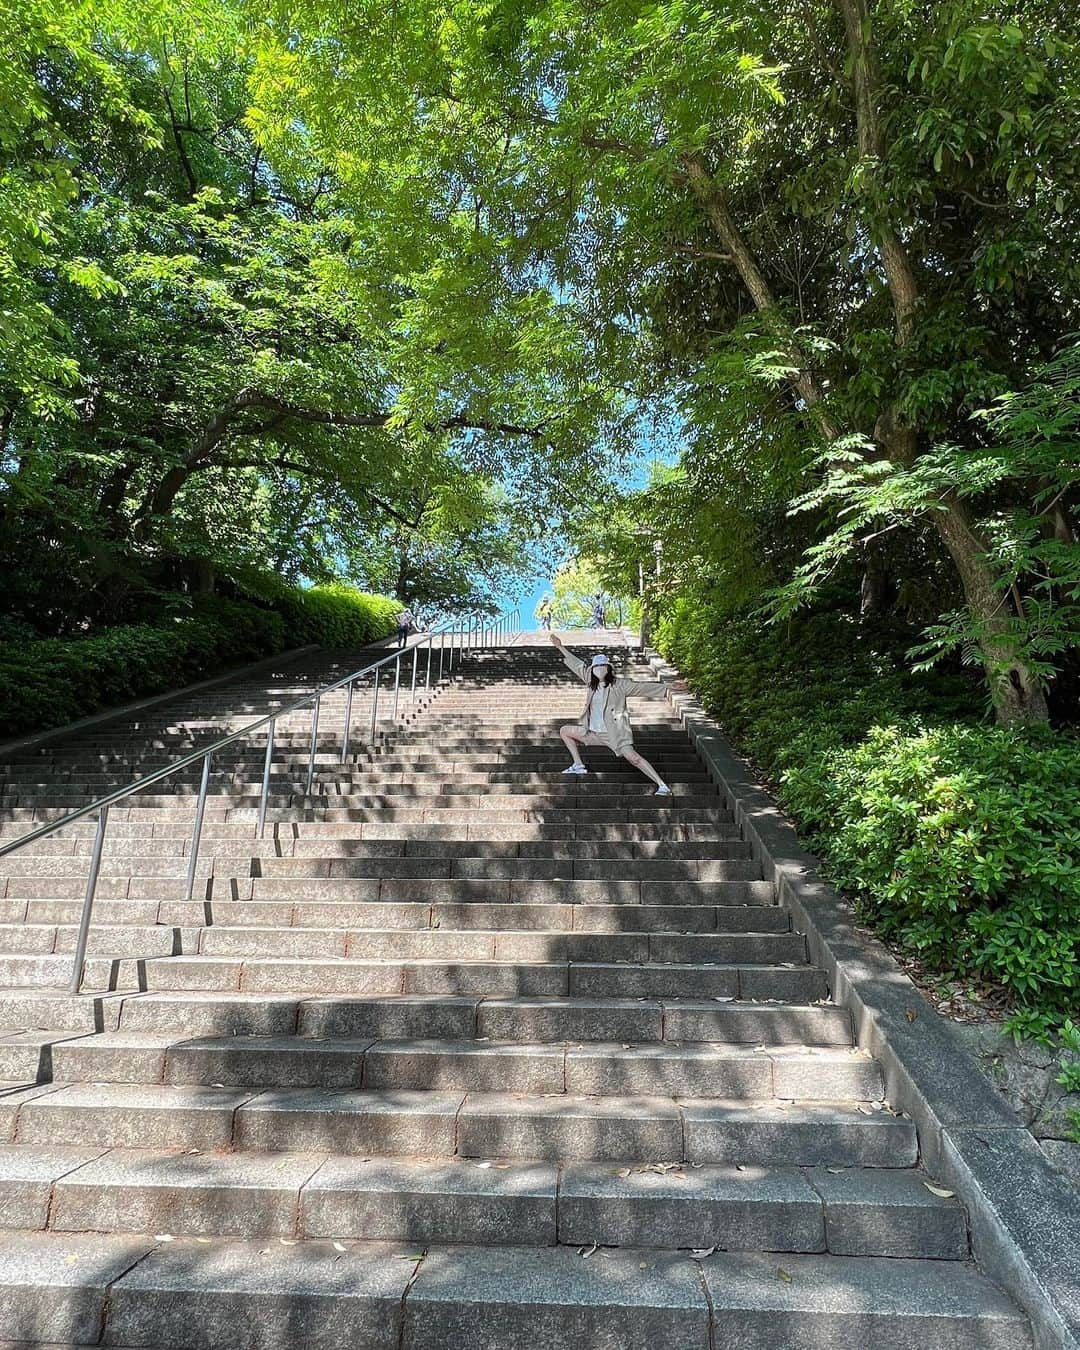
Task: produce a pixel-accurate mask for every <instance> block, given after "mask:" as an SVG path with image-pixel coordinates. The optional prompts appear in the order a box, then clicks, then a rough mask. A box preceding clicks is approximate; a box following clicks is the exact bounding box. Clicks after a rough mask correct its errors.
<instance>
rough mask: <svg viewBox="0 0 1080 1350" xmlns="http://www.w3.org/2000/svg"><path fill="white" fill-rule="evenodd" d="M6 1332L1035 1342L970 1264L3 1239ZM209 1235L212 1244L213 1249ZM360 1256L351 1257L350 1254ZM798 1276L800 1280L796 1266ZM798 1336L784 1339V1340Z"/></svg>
mask: <svg viewBox="0 0 1080 1350" xmlns="http://www.w3.org/2000/svg"><path fill="white" fill-rule="evenodd" d="M2 1241H3V1246H4V1251H5V1256H6V1258H7V1260H6V1262H5V1268H4V1273H3V1275H2V1276H0V1336H5V1337H7V1338H8V1339H10V1340H13V1341H23V1342H27V1341H29V1342H32V1343H36V1344H37V1345H39V1346H44V1345H46V1344H49V1343H53V1344H55V1343H58V1342H64V1343H66V1344H67V1345H69V1346H78V1345H89V1344H101V1345H105V1346H126V1347H138V1346H144V1347H145V1346H150V1345H153V1346H155V1347H158V1350H219V1348H220V1347H224V1346H229V1347H232V1348H233V1350H295V1347H296V1346H298V1345H303V1346H304V1347H305V1350H340V1347H341V1346H342V1345H351V1346H356V1347H364V1350H402V1347H404V1348H405V1350H448V1348H449V1347H461V1346H466V1345H467V1346H469V1347H470V1350H517V1348H518V1347H520V1346H521V1345H522V1344H529V1345H532V1346H535V1347H536V1348H537V1350H565V1348H566V1347H567V1346H574V1347H581V1350H611V1348H612V1347H615V1346H618V1347H619V1350H656V1347H658V1346H664V1347H670V1348H671V1350H734V1347H739V1350H776V1347H777V1346H778V1345H780V1344H784V1345H786V1346H788V1347H798V1348H799V1350H809V1348H810V1347H817V1346H821V1345H825V1344H830V1345H843V1344H849V1345H859V1346H879V1345H881V1346H883V1345H886V1344H887V1345H889V1346H890V1347H891V1348H892V1350H925V1347H926V1346H927V1345H928V1344H942V1343H944V1342H943V1337H946V1338H947V1344H948V1345H949V1350H1030V1347H1031V1344H1032V1341H1031V1335H1030V1331H1029V1329H1028V1327H1027V1324H1026V1322H1025V1320H1024V1319H1023V1318H1022V1316H1021V1315H1020V1314H1019V1312H1018V1311H1017V1309H1016V1308H1015V1306H1014V1305H1013V1304H1012V1303H1011V1302H1010V1301H1009V1300H1008V1299H1006V1298H1005V1297H1004V1296H1003V1295H1001V1294H1000V1293H999V1292H998V1291H997V1290H996V1289H995V1288H994V1287H993V1286H992V1285H991V1284H990V1283H989V1282H988V1281H987V1280H985V1279H984V1278H983V1277H982V1276H981V1275H979V1273H978V1272H977V1271H976V1270H975V1268H974V1267H973V1266H972V1265H970V1264H969V1263H967V1262H959V1261H957V1262H952V1261H927V1260H915V1259H899V1260H898V1259H894V1258H882V1257H841V1256H833V1255H804V1254H792V1255H790V1256H786V1257H784V1259H783V1262H782V1263H781V1262H779V1261H778V1259H777V1257H776V1256H775V1255H773V1254H766V1253H741V1252H725V1253H716V1254H714V1255H712V1256H709V1257H707V1258H705V1259H695V1258H694V1257H693V1256H692V1255H688V1254H686V1253H681V1252H660V1251H651V1250H649V1249H647V1248H640V1249H635V1248H625V1249H608V1248H599V1249H596V1250H595V1251H594V1254H593V1257H592V1258H591V1259H587V1260H583V1259H582V1258H581V1256H580V1255H579V1250H581V1251H585V1250H592V1248H591V1244H590V1246H589V1247H588V1248H581V1249H578V1248H574V1247H541V1246H506V1247H488V1246H481V1245H450V1246H442V1245H438V1246H431V1247H423V1246H421V1245H420V1244H417V1243H400V1242H355V1243H354V1242H343V1243H337V1244H336V1245H335V1243H334V1242H332V1241H323V1240H305V1241H298V1242H295V1243H293V1244H292V1245H288V1246H283V1245H281V1244H280V1243H275V1244H271V1245H270V1246H269V1247H266V1246H265V1245H263V1244H262V1243H261V1241H260V1240H255V1241H251V1240H242V1239H232V1240H230V1239H211V1240H210V1241H209V1243H206V1244H205V1245H203V1243H200V1242H199V1241H198V1239H195V1238H191V1239H179V1240H173V1241H169V1242H164V1241H157V1240H155V1239H153V1238H141V1237H129V1236H127V1235H111V1234H106V1235H102V1234H98V1233H90V1234H76V1233H70V1234H68V1233H26V1232H22V1233H20V1232H15V1233H7V1234H4V1235H3V1239H2ZM203 1241H204V1243H205V1239H204V1240H203ZM339 1248H344V1250H339ZM778 1270H783V1272H784V1276H785V1277H786V1278H781V1277H779V1276H778V1275H777V1271H778ZM778 1325H779V1326H782V1327H783V1328H784V1336H785V1340H784V1342H783V1343H781V1342H779V1341H778V1340H777V1338H776V1329H777V1326H778Z"/></svg>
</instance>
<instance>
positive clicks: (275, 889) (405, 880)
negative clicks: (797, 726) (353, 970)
mask: <svg viewBox="0 0 1080 1350" xmlns="http://www.w3.org/2000/svg"><path fill="white" fill-rule="evenodd" d="M3 884H4V883H3V882H2V881H0V886H3ZM183 886H184V882H183V878H181V877H126V876H111V877H110V876H103V877H100V878H99V880H98V885H97V893H96V898H97V899H98V900H103V901H104V900H125V899H128V900H138V901H149V900H158V901H170V902H178V903H184V902H183V901H182V900H180V897H181V896H182V894H183ZM85 890H86V881H85V878H79V877H35V876H25V877H11V878H9V880H8V882H7V885H6V898H7V899H8V900H12V901H19V900H22V901H32V900H65V899H67V900H72V899H76V898H79V899H81V898H82V896H83V895H84V893H85ZM193 898H195V899H197V900H199V901H200V902H202V901H211V900H221V901H231V902H237V901H243V900H248V899H254V900H260V901H262V900H274V901H290V902H297V903H301V902H309V901H311V902H314V901H317V902H320V903H327V902H334V901H338V902H346V903H351V904H356V903H360V904H369V903H372V902H375V901H384V902H389V903H393V904H406V903H407V904H417V903H419V904H474V903H483V904H509V903H514V904H517V903H523V904H530V905H541V904H561V905H577V904H581V905H608V906H611V905H637V904H645V905H694V904H700V905H720V906H733V905H751V906H762V905H768V904H771V903H772V902H773V899H774V896H773V888H772V885H771V883H769V882H766V881H709V882H698V881H642V882H638V881H585V880H578V881H570V880H566V879H562V880H550V881H535V880H529V879H522V878H516V879H500V880H487V881H482V880H477V879H474V878H471V877H461V878H449V877H413V878H409V877H384V878H379V877H309V878H305V877H250V876H244V877H239V876H235V875H234V876H226V875H217V874H211V875H209V876H207V875H205V874H204V875H202V876H199V877H197V885H196V889H195V891H194V892H193ZM159 918H160V919H161V920H162V921H164V922H173V921H174V919H173V915H172V913H171V912H168V913H167V912H166V911H165V910H162V911H160V913H159Z"/></svg>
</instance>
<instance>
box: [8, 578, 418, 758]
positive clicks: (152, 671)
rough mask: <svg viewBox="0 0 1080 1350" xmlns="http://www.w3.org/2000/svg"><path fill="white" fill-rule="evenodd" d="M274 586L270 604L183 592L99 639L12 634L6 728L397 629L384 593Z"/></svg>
mask: <svg viewBox="0 0 1080 1350" xmlns="http://www.w3.org/2000/svg"><path fill="white" fill-rule="evenodd" d="M274 589H275V590H276V591H277V594H276V596H275V598H274V599H273V600H272V601H263V602H255V601H250V600H236V599H227V598H225V597H223V596H218V595H204V596H196V597H194V598H193V599H192V598H188V597H177V598H176V601H175V603H174V604H173V605H171V606H170V605H166V606H165V613H164V615H163V617H162V619H161V620H160V622H159V623H140V624H128V625H124V626H122V627H117V628H111V629H106V630H105V631H104V632H101V633H99V634H97V635H95V636H93V637H85V638H71V639H66V638H37V639H33V638H27V637H26V635H25V632H23V633H21V634H19V635H15V634H14V633H13V634H12V636H11V637H10V638H7V640H5V641H3V643H2V644H0V735H8V736H13V735H17V734H19V733H20V732H25V731H34V730H38V729H41V728H44V727H54V726H62V725H63V724H64V723H65V722H70V721H73V720H74V719H75V718H78V717H84V716H87V715H88V714H89V713H92V712H96V711H97V710H98V709H101V708H107V707H110V706H112V705H114V704H117V703H123V702H125V701H126V700H128V699H132V698H139V697H142V696H145V695H149V694H157V693H161V692H163V691H164V690H167V689H174V688H176V687H177V686H179V685H183V684H185V683H188V682H190V681H193V680H198V679H202V678H205V677H209V676H212V675H216V674H218V673H219V672H221V671H222V670H224V669H227V668H228V667H229V666H233V665H238V664H240V663H242V662H246V661H254V660H257V659H258V658H259V657H262V656H271V655H273V654H274V653H275V652H280V651H285V650H287V649H288V648H291V647H302V646H307V645H308V644H311V643H317V644H319V645H322V646H350V645H357V644H360V643H364V642H369V641H372V640H373V639H375V638H379V637H383V636H385V635H386V634H387V633H389V631H390V629H391V628H392V626H393V618H394V614H395V612H396V609H397V606H396V605H395V603H394V602H393V601H392V600H387V599H386V598H385V597H383V596H377V595H363V594H361V593H360V592H358V591H351V590H349V588H348V587H345V586H327V587H315V588H313V589H312V590H309V591H302V590H300V589H299V588H294V587H284V586H275V588H274ZM170 611H171V612H170ZM5 636H6V635H5Z"/></svg>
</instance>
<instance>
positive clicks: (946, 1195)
mask: <svg viewBox="0 0 1080 1350" xmlns="http://www.w3.org/2000/svg"><path fill="white" fill-rule="evenodd" d="M923 1185H924V1186H925V1187H926V1189H927V1190H928V1191H929V1192H930V1194H931V1195H940V1196H941V1198H942V1200H951V1199H952V1198H953V1196H954V1195H955V1194H956V1192H955V1191H947V1190H946V1189H945V1187H944V1186H935V1185H933V1184H932V1183H931V1182H929V1181H924V1182H923Z"/></svg>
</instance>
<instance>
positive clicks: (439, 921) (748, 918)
mask: <svg viewBox="0 0 1080 1350" xmlns="http://www.w3.org/2000/svg"><path fill="white" fill-rule="evenodd" d="M81 911H82V901H80V900H0V922H3V923H5V924H14V925H20V924H40V925H47V924H52V925H58V926H61V927H63V926H68V927H71V926H73V925H75V924H77V923H78V921H79V918H80V916H81ZM93 917H94V922H93V924H92V926H91V929H90V936H91V939H92V940H93V941H94V942H95V944H96V949H97V950H102V946H101V944H102V942H103V941H104V940H103V939H102V938H101V937H100V934H101V933H102V932H103V931H104V930H107V929H109V928H111V927H120V926H124V925H135V926H137V927H153V926H154V925H158V924H166V925H168V926H169V927H171V928H181V929H192V928H200V927H204V926H209V925H217V926H221V927H258V928H263V927H265V928H288V927H293V928H340V929H348V928H397V929H417V928H420V929H423V928H449V929H474V928H492V929H499V930H502V931H506V932H513V931H540V932H559V931H562V932H569V931H575V932H582V933H631V932H632V933H659V932H672V933H712V932H718V933H786V932H788V931H789V929H790V926H791V916H790V915H789V914H788V912H787V910H786V909H784V908H782V907H781V906H780V905H649V904H640V903H639V904H633V905H599V904H588V905H566V904H535V905H531V904H527V903H523V902H518V903H512V902H507V903H496V904H485V903H484V902H483V901H474V902H471V903H470V902H465V903H462V904H455V903H448V902H436V903H430V902H427V901H419V900H415V901H398V902H395V901H392V900H374V901H356V902H349V901H333V900H328V901H323V902H320V901H303V900H297V901H290V900H191V901H183V900H180V901H175V902H174V901H168V900H98V901H97V902H96V903H95V905H94V916H93ZM57 942H58V944H59V945H58V947H57V950H66V949H69V948H70V947H71V946H72V945H73V944H72V943H71V941H70V939H68V938H67V937H63V938H62V939H61V938H58V939H57ZM106 949H107V948H106Z"/></svg>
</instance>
